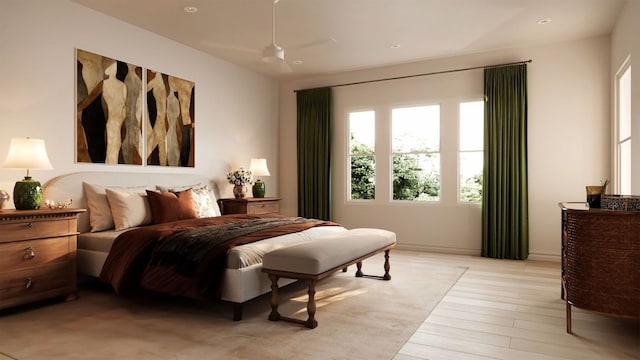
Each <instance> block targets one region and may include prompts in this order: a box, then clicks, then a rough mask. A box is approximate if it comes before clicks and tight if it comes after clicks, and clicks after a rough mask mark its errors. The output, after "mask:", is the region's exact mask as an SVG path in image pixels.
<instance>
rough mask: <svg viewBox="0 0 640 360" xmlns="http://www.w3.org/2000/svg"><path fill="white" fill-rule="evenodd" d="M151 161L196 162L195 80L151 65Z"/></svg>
mask: <svg viewBox="0 0 640 360" xmlns="http://www.w3.org/2000/svg"><path fill="white" fill-rule="evenodd" d="M146 75H147V86H146V93H147V97H146V101H147V112H146V134H147V144H146V156H147V165H160V166H183V167H193V166H194V98H195V83H194V82H192V81H188V80H184V79H181V78H178V77H175V76H171V75H167V74H163V73H160V72H158V71H153V70H149V69H147V71H146Z"/></svg>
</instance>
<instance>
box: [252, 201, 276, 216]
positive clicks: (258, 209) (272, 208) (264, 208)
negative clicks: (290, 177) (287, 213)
mask: <svg viewBox="0 0 640 360" xmlns="http://www.w3.org/2000/svg"><path fill="white" fill-rule="evenodd" d="M279 211H280V208H279V206H278V202H277V201H264V202H252V203H248V204H247V214H265V213H275V212H279Z"/></svg>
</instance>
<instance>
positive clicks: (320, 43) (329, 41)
mask: <svg viewBox="0 0 640 360" xmlns="http://www.w3.org/2000/svg"><path fill="white" fill-rule="evenodd" d="M337 42H338V40H336V39H334V38H332V37H328V38H326V39H320V40H316V41H310V42H308V43H304V44H298V45H293V46H287V49H290V50H301V49H307V48H310V47H315V46H324V45H329V46H331V45H333V44H335V43H337Z"/></svg>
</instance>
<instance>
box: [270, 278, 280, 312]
mask: <svg viewBox="0 0 640 360" xmlns="http://www.w3.org/2000/svg"><path fill="white" fill-rule="evenodd" d="M279 278H280V277H279V276H278V275H273V274H269V279H271V313H270V314H269V320H271V321H278V320H280V318H281V316H280V313H279V312H278V301H279V300H278V279H279Z"/></svg>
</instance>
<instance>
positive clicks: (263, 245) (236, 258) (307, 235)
mask: <svg viewBox="0 0 640 360" xmlns="http://www.w3.org/2000/svg"><path fill="white" fill-rule="evenodd" d="M127 230H129V229H127ZM127 230H120V231H116V230H110V231H100V232H93V233H91V232H87V233H82V234H79V235H78V251H81V250H84V251H88V252H95V253H102V254H104V259H106V257H107V255H108V253H109V250H110V249H111V245H112V244H113V241H114V240H115V238H116V237H118V235H120V234H122V233H123V232H126V231H127ZM342 231H346V229H345V228H343V227H339V226H318V227H314V228H311V229H307V230H305V231H301V232H297V233H293V234H287V235H282V236H277V237H274V238H270V239H264V240H261V241H257V242H254V243H250V244H246V245H240V246H236V247H234V248H233V249H231V251H230V252H229V255H228V256H227V268H229V269H240V268H243V267H247V266H251V265H256V264H261V263H262V257H263V255H264V254H265V253H267V252H269V251H272V250H274V249H277V248H280V247H283V246H287V245H291V244H296V243H299V242H303V241H309V240H311V239H312V238H316V237H318V236H323V235H329V234H334V233H337V232H342ZM104 259H102V263H95V264H92V265H91V266H84V265H83V266H79V268H78V270H79V271H80V272H81V273H83V274H85V275H90V276H95V277H98V276H99V275H100V274H99V272H98V273H97V274H96V273H95V270H94V269H98V268H100V269H101V268H102V264H103V263H104ZM94 262H96V260H94ZM87 271H90V272H91V273H86V272H87Z"/></svg>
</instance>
